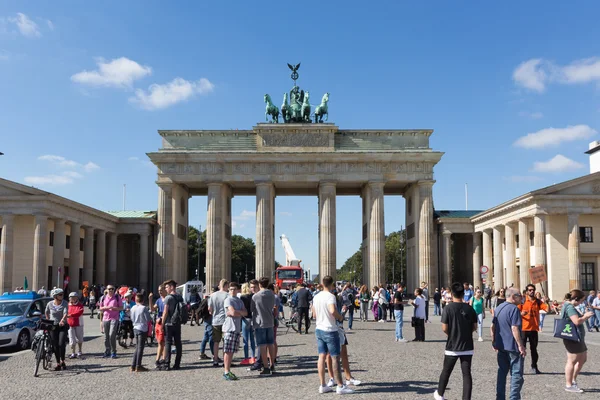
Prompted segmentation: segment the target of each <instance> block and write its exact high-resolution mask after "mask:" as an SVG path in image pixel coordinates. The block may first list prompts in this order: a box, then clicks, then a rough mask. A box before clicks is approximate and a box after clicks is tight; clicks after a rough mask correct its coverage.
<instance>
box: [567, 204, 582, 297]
mask: <svg viewBox="0 0 600 400" xmlns="http://www.w3.org/2000/svg"><path fill="white" fill-rule="evenodd" d="M568 221H569V244H568V250H569V290H572V289H581V262H580V261H581V260H580V259H579V214H569V215H568Z"/></svg>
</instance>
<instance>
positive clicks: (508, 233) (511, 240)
mask: <svg viewBox="0 0 600 400" xmlns="http://www.w3.org/2000/svg"><path fill="white" fill-rule="evenodd" d="M504 240H505V242H506V257H505V259H506V260H505V261H506V265H505V268H506V281H505V284H506V286H511V285H514V286H515V287H519V275H518V274H517V263H516V257H517V256H516V251H515V227H514V225H513V224H510V223H509V224H506V225H504Z"/></svg>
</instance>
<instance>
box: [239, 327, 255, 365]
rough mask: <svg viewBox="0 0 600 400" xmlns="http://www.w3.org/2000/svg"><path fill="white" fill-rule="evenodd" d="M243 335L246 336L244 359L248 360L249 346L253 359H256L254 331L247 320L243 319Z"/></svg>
mask: <svg viewBox="0 0 600 400" xmlns="http://www.w3.org/2000/svg"><path fill="white" fill-rule="evenodd" d="M242 335H243V336H244V358H248V344H250V348H251V350H252V358H255V353H256V344H255V343H254V331H253V330H252V326H251V324H250V323H249V322H247V320H246V319H245V318H242Z"/></svg>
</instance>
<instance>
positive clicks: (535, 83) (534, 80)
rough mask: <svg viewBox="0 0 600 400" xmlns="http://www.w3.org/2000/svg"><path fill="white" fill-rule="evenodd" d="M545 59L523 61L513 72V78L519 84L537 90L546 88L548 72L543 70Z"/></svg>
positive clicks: (540, 90)
mask: <svg viewBox="0 0 600 400" xmlns="http://www.w3.org/2000/svg"><path fill="white" fill-rule="evenodd" d="M542 63H543V60H542V59H540V58H534V59H531V60H528V61H525V62H523V63H521V64H520V65H519V66H518V67H517V68H516V69H515V70H514V72H513V80H514V81H515V82H516V83H517V85H520V86H523V87H525V88H527V89H531V90H533V91H536V92H543V91H544V90H545V89H546V86H545V81H546V79H547V74H546V72H544V71H543V70H542Z"/></svg>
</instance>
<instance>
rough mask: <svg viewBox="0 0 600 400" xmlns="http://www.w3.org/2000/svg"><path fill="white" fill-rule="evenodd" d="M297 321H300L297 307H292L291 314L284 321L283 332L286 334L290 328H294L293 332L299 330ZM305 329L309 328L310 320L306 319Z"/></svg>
mask: <svg viewBox="0 0 600 400" xmlns="http://www.w3.org/2000/svg"><path fill="white" fill-rule="evenodd" d="M299 322H300V314H299V313H298V309H297V308H296V307H292V315H291V316H290V318H289V319H288V320H287V321H285V326H286V328H288V329H287V331H286V332H285V333H286V334H287V333H288V332H289V331H290V328H292V329H293V330H294V332H298V331H299ZM306 329H307V330H308V329H310V320H309V321H308V326H307V327H306Z"/></svg>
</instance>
